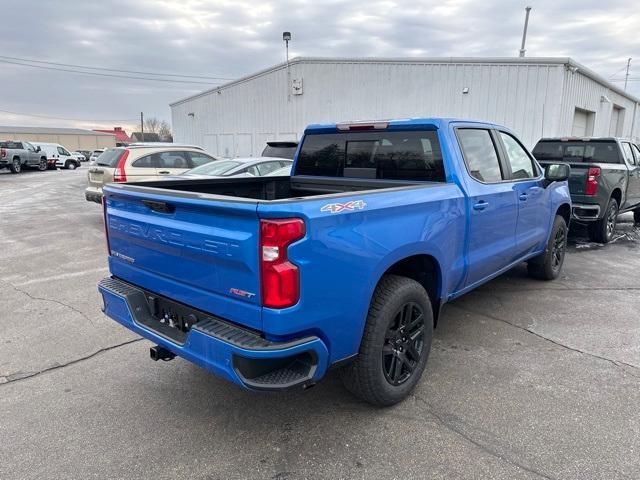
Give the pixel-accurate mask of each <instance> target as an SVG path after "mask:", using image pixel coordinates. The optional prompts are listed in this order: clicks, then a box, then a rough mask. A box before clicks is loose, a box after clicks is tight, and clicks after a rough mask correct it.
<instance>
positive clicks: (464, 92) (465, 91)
mask: <svg viewBox="0 0 640 480" xmlns="http://www.w3.org/2000/svg"><path fill="white" fill-rule="evenodd" d="M462 93H463V94H464V95H466V94H467V93H469V87H464V88H463V89H462Z"/></svg>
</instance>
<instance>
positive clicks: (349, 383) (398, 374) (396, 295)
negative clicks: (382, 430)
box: [340, 275, 433, 406]
mask: <svg viewBox="0 0 640 480" xmlns="http://www.w3.org/2000/svg"><path fill="white" fill-rule="evenodd" d="M432 338H433V312H432V310H431V302H430V301H429V295H428V294H427V292H426V290H425V289H424V287H423V286H422V285H420V284H419V283H418V282H416V281H415V280H412V279H410V278H407V277H400V276H397V275H385V276H384V277H382V279H381V280H380V283H378V286H377V287H376V290H375V292H374V294H373V299H372V300H371V305H370V307H369V314H368V316H367V323H366V324H365V327H364V333H363V335H362V342H361V343H360V350H359V353H358V356H357V357H356V358H355V360H354V361H353V362H351V363H350V364H349V365H347V366H345V367H344V368H343V369H342V370H341V372H340V373H341V377H342V381H343V383H344V385H345V387H346V388H347V390H349V391H350V392H351V393H353V394H354V395H355V396H357V397H359V398H361V399H362V400H364V401H366V402H368V403H371V404H374V405H379V406H388V405H393V404H394V403H397V402H399V401H401V400H403V399H404V398H406V397H407V396H408V395H409V394H410V393H411V391H412V390H413V388H414V387H415V386H416V384H417V383H418V381H419V380H420V377H421V376H422V372H423V371H424V368H425V366H426V364H427V358H428V357H429V350H430V349H431V340H432Z"/></svg>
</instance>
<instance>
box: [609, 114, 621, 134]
mask: <svg viewBox="0 0 640 480" xmlns="http://www.w3.org/2000/svg"><path fill="white" fill-rule="evenodd" d="M620 110H621V108H619V107H613V109H612V110H611V123H610V124H609V135H611V136H612V137H617V136H619V135H620V130H621V129H620Z"/></svg>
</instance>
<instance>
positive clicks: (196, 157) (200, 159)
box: [188, 152, 216, 167]
mask: <svg viewBox="0 0 640 480" xmlns="http://www.w3.org/2000/svg"><path fill="white" fill-rule="evenodd" d="M188 153H189V157H190V158H191V163H192V165H191V166H192V167H199V166H200V165H205V164H207V163H209V162H213V161H215V160H216V159H215V158H213V157H210V156H209V155H206V154H204V153H196V152H188Z"/></svg>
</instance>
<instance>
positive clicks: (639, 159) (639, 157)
mask: <svg viewBox="0 0 640 480" xmlns="http://www.w3.org/2000/svg"><path fill="white" fill-rule="evenodd" d="M631 147H632V150H633V155H634V156H635V157H636V165H640V148H638V146H637V145H634V144H631Z"/></svg>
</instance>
